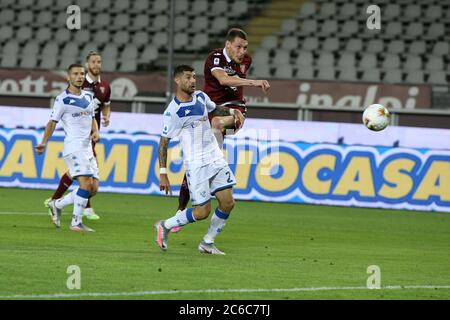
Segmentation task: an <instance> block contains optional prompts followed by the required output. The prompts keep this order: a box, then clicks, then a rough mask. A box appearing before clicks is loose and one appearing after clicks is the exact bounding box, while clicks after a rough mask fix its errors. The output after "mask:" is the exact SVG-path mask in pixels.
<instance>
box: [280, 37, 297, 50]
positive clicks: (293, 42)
mask: <svg viewBox="0 0 450 320" xmlns="http://www.w3.org/2000/svg"><path fill="white" fill-rule="evenodd" d="M281 48H282V49H285V50H296V49H298V39H297V37H296V36H288V37H284V38H283V40H282V42H281Z"/></svg>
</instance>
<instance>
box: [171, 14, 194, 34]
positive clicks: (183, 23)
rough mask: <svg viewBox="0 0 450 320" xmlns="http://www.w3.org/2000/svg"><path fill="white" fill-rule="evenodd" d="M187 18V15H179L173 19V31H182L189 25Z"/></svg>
mask: <svg viewBox="0 0 450 320" xmlns="http://www.w3.org/2000/svg"><path fill="white" fill-rule="evenodd" d="M189 20H190V19H189V18H188V17H187V16H180V17H177V18H176V19H175V25H174V27H175V32H179V31H184V30H186V29H187V27H188V25H189Z"/></svg>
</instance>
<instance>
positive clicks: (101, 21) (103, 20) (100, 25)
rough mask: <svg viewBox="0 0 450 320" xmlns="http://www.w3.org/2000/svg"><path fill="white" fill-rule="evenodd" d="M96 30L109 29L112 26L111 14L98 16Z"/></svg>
mask: <svg viewBox="0 0 450 320" xmlns="http://www.w3.org/2000/svg"><path fill="white" fill-rule="evenodd" d="M94 21H95V24H94V26H95V28H96V29H106V30H107V29H108V27H109V26H110V25H111V18H110V14H108V13H100V14H98V15H97V16H96V17H95V19H94Z"/></svg>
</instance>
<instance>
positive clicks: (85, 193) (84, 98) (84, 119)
mask: <svg viewBox="0 0 450 320" xmlns="http://www.w3.org/2000/svg"><path fill="white" fill-rule="evenodd" d="M84 76H85V71H84V67H83V66H82V65H79V64H72V65H71V66H70V67H69V68H68V80H69V87H68V88H67V89H66V90H64V91H63V92H62V93H61V94H59V95H58V96H57V97H56V99H55V103H54V105H53V109H52V112H51V115H50V120H49V122H48V123H47V126H46V128H45V132H44V137H43V139H42V142H41V143H40V144H39V145H38V146H36V152H37V153H38V154H42V153H44V151H45V148H46V145H47V142H48V140H49V139H50V137H51V136H52V134H53V132H54V130H55V127H56V124H57V123H58V122H61V123H62V126H63V129H64V132H65V138H64V150H63V157H64V160H65V161H66V164H67V166H68V167H69V173H70V175H71V177H72V178H73V179H77V180H78V183H79V185H80V186H79V188H76V189H75V190H74V191H72V192H70V193H68V194H67V195H66V196H64V197H63V198H60V199H57V200H52V201H50V202H49V208H50V210H51V212H52V221H53V223H54V224H55V225H56V227H58V228H59V227H60V226H61V222H60V221H61V220H60V218H61V210H62V208H64V207H65V206H67V205H69V204H73V205H74V207H73V218H72V223H71V225H70V229H71V230H73V231H94V230H92V229H91V228H89V227H87V226H85V225H84V224H83V222H82V214H83V210H84V208H85V207H86V203H87V201H88V199H89V197H92V196H94V195H95V193H96V192H97V189H98V179H99V174H98V167H97V161H96V160H95V158H94V155H93V153H92V145H91V140H94V141H97V140H98V139H99V133H98V126H97V122H96V121H95V119H94V112H95V110H96V109H97V108H98V105H99V103H100V102H99V101H98V100H96V99H94V97H93V94H92V93H91V92H88V91H83V90H82V89H81V87H82V84H83V81H84Z"/></svg>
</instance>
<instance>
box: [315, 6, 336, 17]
mask: <svg viewBox="0 0 450 320" xmlns="http://www.w3.org/2000/svg"><path fill="white" fill-rule="evenodd" d="M336 12H337V11H336V4H335V3H333V2H326V3H322V5H321V6H320V8H319V14H318V16H319V17H320V18H322V19H327V18H329V17H334V16H335V15H336Z"/></svg>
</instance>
